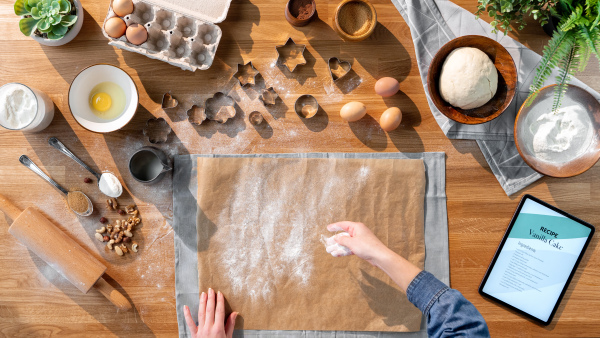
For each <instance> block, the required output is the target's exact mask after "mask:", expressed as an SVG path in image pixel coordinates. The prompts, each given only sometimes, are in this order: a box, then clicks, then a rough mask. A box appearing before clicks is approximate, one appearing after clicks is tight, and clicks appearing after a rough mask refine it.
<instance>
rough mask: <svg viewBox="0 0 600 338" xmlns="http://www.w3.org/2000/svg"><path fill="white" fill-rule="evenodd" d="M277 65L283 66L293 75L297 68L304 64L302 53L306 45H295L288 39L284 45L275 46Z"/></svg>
mask: <svg viewBox="0 0 600 338" xmlns="http://www.w3.org/2000/svg"><path fill="white" fill-rule="evenodd" d="M275 50H277V63H278V64H280V65H283V66H285V68H287V70H289V71H290V73H293V72H294V70H296V68H297V67H298V66H303V65H305V64H306V59H305V58H304V51H305V50H306V45H297V44H296V43H295V42H294V40H292V38H288V39H287V41H286V42H285V44H283V45H280V46H276V47H275Z"/></svg>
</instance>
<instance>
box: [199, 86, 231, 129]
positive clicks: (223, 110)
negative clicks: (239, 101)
mask: <svg viewBox="0 0 600 338" xmlns="http://www.w3.org/2000/svg"><path fill="white" fill-rule="evenodd" d="M221 100H224V101H225V102H224V103H222V104H219V105H218V106H217V107H213V104H214V103H213V102H215V103H217V102H219V101H221ZM217 108H218V110H217ZM204 111H205V114H206V118H207V119H209V120H213V121H217V122H219V123H225V122H227V120H229V119H230V118H233V117H235V114H236V110H235V100H234V99H233V98H232V97H231V96H229V95H227V94H225V93H223V92H216V93H215V94H214V95H213V96H212V97H209V98H208V99H206V102H205V103H204Z"/></svg>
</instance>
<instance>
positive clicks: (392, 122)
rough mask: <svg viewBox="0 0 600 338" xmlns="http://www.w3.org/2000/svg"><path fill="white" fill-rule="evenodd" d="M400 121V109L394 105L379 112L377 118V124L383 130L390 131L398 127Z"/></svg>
mask: <svg viewBox="0 0 600 338" xmlns="http://www.w3.org/2000/svg"><path fill="white" fill-rule="evenodd" d="M400 122H402V111H400V109H399V108H396V107H392V108H388V109H387V110H386V111H384V112H383V114H381V118H380V119H379V125H380V126H381V129H383V130H384V131H392V130H394V129H396V128H398V126H399V125H400Z"/></svg>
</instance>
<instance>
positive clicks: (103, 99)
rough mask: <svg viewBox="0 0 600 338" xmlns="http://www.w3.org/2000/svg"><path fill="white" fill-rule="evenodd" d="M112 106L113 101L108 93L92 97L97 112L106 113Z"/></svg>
mask: <svg viewBox="0 0 600 338" xmlns="http://www.w3.org/2000/svg"><path fill="white" fill-rule="evenodd" d="M111 105H112V99H111V98H110V95H108V94H106V93H98V94H96V95H94V96H93V97H92V107H94V109H96V110H97V111H101V112H105V111H107V110H108V109H109V108H110V106H111Z"/></svg>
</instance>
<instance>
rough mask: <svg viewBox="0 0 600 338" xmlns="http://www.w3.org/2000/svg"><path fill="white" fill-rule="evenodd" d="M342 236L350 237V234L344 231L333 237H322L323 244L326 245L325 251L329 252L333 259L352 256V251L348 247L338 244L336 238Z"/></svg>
mask: <svg viewBox="0 0 600 338" xmlns="http://www.w3.org/2000/svg"><path fill="white" fill-rule="evenodd" d="M340 230H342V229H340ZM330 231H331V230H330ZM333 231H338V230H333ZM340 236H348V237H350V234H349V233H347V232H345V231H344V232H341V233H339V234H336V235H333V236H331V237H325V236H324V235H321V243H323V244H325V250H327V252H328V253H330V254H331V255H332V256H333V257H342V256H350V255H352V251H351V250H350V249H348V248H347V247H345V246H343V245H340V244H338V243H337V242H336V241H335V238H336V237H340Z"/></svg>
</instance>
